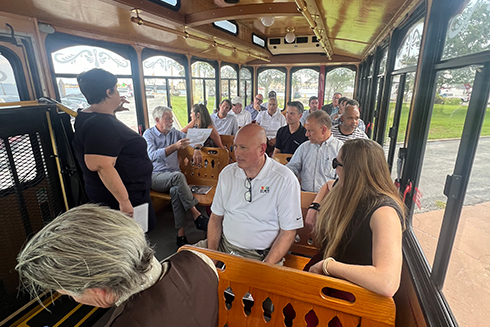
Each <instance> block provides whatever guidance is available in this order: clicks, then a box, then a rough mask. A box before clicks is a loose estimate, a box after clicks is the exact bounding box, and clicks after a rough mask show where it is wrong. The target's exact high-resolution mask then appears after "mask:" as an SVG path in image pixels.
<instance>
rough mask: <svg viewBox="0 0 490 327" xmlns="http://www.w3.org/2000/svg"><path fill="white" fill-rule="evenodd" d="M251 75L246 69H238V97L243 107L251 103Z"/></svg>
mask: <svg viewBox="0 0 490 327" xmlns="http://www.w3.org/2000/svg"><path fill="white" fill-rule="evenodd" d="M252 92H253V90H252V73H251V72H250V70H249V69H247V68H242V69H240V97H241V98H242V101H243V106H244V107H245V106H247V105H249V104H250V103H252V97H253V94H252Z"/></svg>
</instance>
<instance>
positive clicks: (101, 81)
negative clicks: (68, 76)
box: [77, 68, 117, 104]
mask: <svg viewBox="0 0 490 327" xmlns="http://www.w3.org/2000/svg"><path fill="white" fill-rule="evenodd" d="M77 82H78V87H80V91H82V94H83V95H84V96H85V98H86V99H87V102H88V103H89V104H96V103H100V102H102V101H104V99H105V98H107V90H111V92H113V91H115V90H114V88H115V86H116V84H117V77H116V76H114V75H113V74H111V73H109V72H108V71H106V70H103V69H100V68H94V69H91V70H89V71H87V72H83V73H81V74H79V75H78V76H77Z"/></svg>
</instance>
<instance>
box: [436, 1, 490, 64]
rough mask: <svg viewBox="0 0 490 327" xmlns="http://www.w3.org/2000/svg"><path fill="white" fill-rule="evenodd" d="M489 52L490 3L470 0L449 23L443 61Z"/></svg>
mask: <svg viewBox="0 0 490 327" xmlns="http://www.w3.org/2000/svg"><path fill="white" fill-rule="evenodd" d="M485 50H490V3H489V1H488V0H471V1H469V2H468V4H467V5H466V8H464V10H463V11H462V12H461V13H460V14H458V15H456V16H454V17H453V18H452V19H451V20H450V21H449V26H448V29H447V34H446V44H445V46H444V53H443V55H442V58H443V59H449V58H454V57H459V56H463V55H467V54H472V53H477V52H482V51H485Z"/></svg>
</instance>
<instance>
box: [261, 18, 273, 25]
mask: <svg viewBox="0 0 490 327" xmlns="http://www.w3.org/2000/svg"><path fill="white" fill-rule="evenodd" d="M260 21H261V22H262V25H264V26H265V27H271V26H272V24H274V21H275V18H274V17H272V16H267V17H262V18H261V19H260Z"/></svg>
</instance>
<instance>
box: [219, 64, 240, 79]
mask: <svg viewBox="0 0 490 327" xmlns="http://www.w3.org/2000/svg"><path fill="white" fill-rule="evenodd" d="M221 78H235V79H236V78H237V73H236V70H234V69H233V68H232V67H230V66H228V65H226V66H223V67H221Z"/></svg>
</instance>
